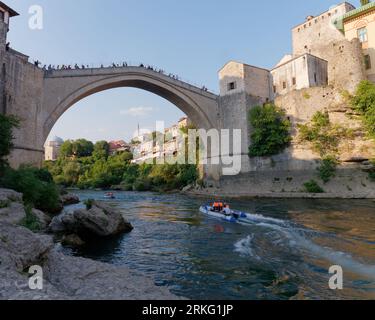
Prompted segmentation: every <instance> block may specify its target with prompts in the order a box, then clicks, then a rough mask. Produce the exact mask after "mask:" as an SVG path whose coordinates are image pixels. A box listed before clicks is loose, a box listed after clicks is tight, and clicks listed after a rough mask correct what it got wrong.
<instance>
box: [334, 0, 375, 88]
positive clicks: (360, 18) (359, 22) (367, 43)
mask: <svg viewBox="0 0 375 320" xmlns="http://www.w3.org/2000/svg"><path fill="white" fill-rule="evenodd" d="M335 24H336V26H337V28H338V29H339V30H340V31H341V32H343V34H344V35H345V38H346V39H348V40H349V41H351V40H353V39H359V41H360V43H361V46H362V49H363V55H364V61H365V69H366V75H367V78H368V79H369V80H370V81H372V82H375V2H371V3H369V4H367V5H364V6H362V7H360V8H358V9H355V10H352V11H349V12H347V13H346V14H344V15H343V16H342V17H340V18H339V19H338V20H337V21H335Z"/></svg>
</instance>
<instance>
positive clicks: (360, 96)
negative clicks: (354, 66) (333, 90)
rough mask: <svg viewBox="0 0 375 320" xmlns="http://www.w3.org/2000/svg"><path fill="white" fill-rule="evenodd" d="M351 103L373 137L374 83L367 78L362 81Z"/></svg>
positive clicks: (374, 132)
mask: <svg viewBox="0 0 375 320" xmlns="http://www.w3.org/2000/svg"><path fill="white" fill-rule="evenodd" d="M351 103H352V107H353V109H354V110H355V111H357V112H359V114H360V115H361V116H362V120H363V123H364V125H365V127H366V129H367V132H368V134H369V136H370V137H372V138H373V139H375V85H374V84H373V83H372V82H370V81H367V80H366V81H362V82H361V83H360V84H359V85H358V87H357V91H356V94H355V96H354V97H353V98H352V101H351Z"/></svg>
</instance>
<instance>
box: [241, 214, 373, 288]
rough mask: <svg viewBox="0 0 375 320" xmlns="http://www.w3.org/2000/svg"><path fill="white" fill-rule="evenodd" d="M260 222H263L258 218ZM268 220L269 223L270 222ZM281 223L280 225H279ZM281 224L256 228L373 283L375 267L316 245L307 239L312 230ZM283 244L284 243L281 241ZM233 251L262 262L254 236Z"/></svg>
mask: <svg viewBox="0 0 375 320" xmlns="http://www.w3.org/2000/svg"><path fill="white" fill-rule="evenodd" d="M258 218H259V219H260V220H264V219H263V218H261V217H259V216H258ZM271 220H272V222H278V221H277V219H272V218H271ZM271 220H270V221H271ZM281 223H282V225H281ZM281 223H276V224H275V223H266V222H261V223H256V226H257V227H261V228H267V229H271V230H272V231H274V232H277V233H278V234H280V235H281V236H282V238H284V239H285V240H286V242H287V244H288V246H289V248H290V247H292V248H296V249H297V250H298V249H302V250H306V251H307V252H308V253H310V254H313V255H315V256H317V257H319V258H323V259H325V260H327V261H330V262H332V263H333V264H335V265H339V266H341V267H342V268H343V269H344V272H345V270H348V271H351V272H353V273H356V274H358V275H361V276H363V277H366V278H367V279H371V280H372V281H375V266H373V265H367V264H363V263H361V262H359V261H357V260H355V259H354V258H353V257H352V256H351V255H350V254H347V253H344V252H340V251H335V250H334V249H332V248H329V247H322V246H320V245H317V244H316V243H314V242H313V241H312V240H310V239H309V237H311V236H313V235H314V234H316V233H317V232H315V231H312V230H307V229H303V228H300V227H299V228H294V226H293V225H291V224H289V225H288V224H287V223H286V222H285V221H281ZM282 242H285V241H282ZM273 245H277V246H280V245H281V243H280V241H278V243H273ZM234 247H235V249H234V251H235V252H237V253H239V254H240V255H241V256H247V257H253V258H256V259H257V260H263V259H262V258H261V257H259V256H258V255H257V254H256V253H255V247H254V234H251V235H249V236H247V237H246V238H244V239H241V240H239V241H238V242H236V243H235V245H234Z"/></svg>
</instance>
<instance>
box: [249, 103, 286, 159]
mask: <svg viewBox="0 0 375 320" xmlns="http://www.w3.org/2000/svg"><path fill="white" fill-rule="evenodd" d="M249 117H250V124H251V126H252V130H253V133H252V135H251V145H250V147H249V154H250V156H251V157H265V156H273V155H276V154H278V153H280V152H282V151H283V150H284V149H285V148H286V147H287V146H288V145H289V143H290V141H291V136H290V132H289V130H290V127H291V124H290V121H289V120H288V119H286V117H285V112H284V111H283V110H281V109H280V108H278V107H277V106H275V105H274V104H266V105H265V106H263V107H261V106H257V107H254V108H252V109H251V110H250V115H249Z"/></svg>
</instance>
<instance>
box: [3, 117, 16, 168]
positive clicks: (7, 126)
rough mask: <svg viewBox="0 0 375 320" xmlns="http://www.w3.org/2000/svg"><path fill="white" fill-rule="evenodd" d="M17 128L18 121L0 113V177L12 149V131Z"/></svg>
mask: <svg viewBox="0 0 375 320" xmlns="http://www.w3.org/2000/svg"><path fill="white" fill-rule="evenodd" d="M18 126H19V120H18V119H17V118H16V117H14V116H6V115H3V114H1V113H0V128H1V129H0V175H1V173H2V172H3V171H4V170H5V168H6V167H7V165H8V161H7V160H6V157H7V156H8V155H9V154H10V151H11V149H12V147H13V129H14V128H17V127H18Z"/></svg>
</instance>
